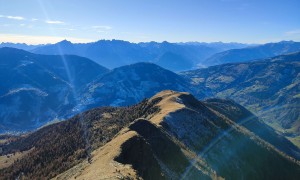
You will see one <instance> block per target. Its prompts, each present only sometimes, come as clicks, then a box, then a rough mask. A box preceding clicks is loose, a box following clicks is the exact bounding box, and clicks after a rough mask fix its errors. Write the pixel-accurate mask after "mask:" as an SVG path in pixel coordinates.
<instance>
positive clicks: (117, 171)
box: [54, 129, 138, 180]
mask: <svg viewBox="0 0 300 180" xmlns="http://www.w3.org/2000/svg"><path fill="white" fill-rule="evenodd" d="M134 136H137V133H136V132H134V131H128V129H124V130H123V131H122V132H120V134H119V135H118V136H117V137H115V138H114V139H113V140H112V141H110V142H109V143H107V144H106V145H105V146H103V147H101V148H99V149H97V150H95V151H94V152H93V153H92V160H91V163H88V162H87V161H84V162H83V163H81V164H79V165H77V166H75V167H73V168H71V169H70V170H68V171H66V172H64V173H63V174H61V175H59V176H57V177H55V178H54V179H57V180H62V179H80V180H81V179H82V180H83V179H85V180H89V179H90V180H94V179H122V178H124V177H130V178H133V179H138V178H137V177H138V176H137V174H136V171H135V170H134V169H133V168H132V166H131V165H124V164H121V163H118V162H116V161H115V160H114V159H115V158H116V157H117V156H119V155H120V153H121V146H122V144H124V143H125V142H126V141H127V140H129V139H131V138H133V137H134Z"/></svg>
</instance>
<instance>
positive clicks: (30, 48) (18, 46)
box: [0, 42, 43, 51]
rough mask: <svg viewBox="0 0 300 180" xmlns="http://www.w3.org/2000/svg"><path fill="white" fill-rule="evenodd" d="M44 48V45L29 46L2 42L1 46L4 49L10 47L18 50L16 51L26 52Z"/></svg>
mask: <svg viewBox="0 0 300 180" xmlns="http://www.w3.org/2000/svg"><path fill="white" fill-rule="evenodd" d="M41 46H43V44H41V45H28V44H25V43H9V42H7V43H4V42H2V43H1V44H0V48H3V47H10V48H16V49H22V50H25V51H31V50H33V49H35V48H38V47H41Z"/></svg>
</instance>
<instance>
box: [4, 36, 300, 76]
mask: <svg viewBox="0 0 300 180" xmlns="http://www.w3.org/2000/svg"><path fill="white" fill-rule="evenodd" d="M0 47H14V48H18V49H23V50H27V51H30V52H32V53H36V54H45V55H62V54H64V55H71V54H72V55H78V56H82V57H86V58H89V59H91V60H93V61H95V62H97V63H98V64H100V65H103V66H105V67H107V68H116V67H120V66H124V65H129V64H133V63H138V62H151V63H155V64H157V65H159V66H161V67H163V68H166V69H168V70H172V71H175V72H178V71H184V70H191V69H195V68H197V67H207V66H212V65H217V64H225V63H232V62H247V61H252V60H256V59H262V58H268V57H273V56H277V55H282V54H287V53H292V52H296V51H300V43H299V42H293V41H281V42H277V43H268V44H263V45H256V44H242V43H222V42H215V43H204V42H187V43H169V42H166V41H164V42H162V43H158V42H142V43H130V42H128V41H122V40H100V41H97V42H92V43H71V42H70V41H67V40H64V41H61V42H58V43H56V44H46V45H26V44H13V43H2V44H0Z"/></svg>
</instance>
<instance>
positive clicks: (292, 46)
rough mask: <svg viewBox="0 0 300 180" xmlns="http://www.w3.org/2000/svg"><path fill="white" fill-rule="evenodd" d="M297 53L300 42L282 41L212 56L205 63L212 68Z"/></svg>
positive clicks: (299, 49) (299, 48)
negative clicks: (212, 66)
mask: <svg viewBox="0 0 300 180" xmlns="http://www.w3.org/2000/svg"><path fill="white" fill-rule="evenodd" d="M297 51H300V42H294V41H281V42H278V43H268V44H263V45H257V46H253V47H252V46H251V47H246V48H242V49H231V50H227V51H224V52H220V53H217V54H214V55H212V56H211V57H209V58H207V59H206V60H205V61H204V63H205V65H207V66H211V65H218V64H225V63H233V62H247V61H252V60H257V59H263V58H269V57H273V56H278V55H283V54H288V53H293V52H297Z"/></svg>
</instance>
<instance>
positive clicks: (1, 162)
mask: <svg viewBox="0 0 300 180" xmlns="http://www.w3.org/2000/svg"><path fill="white" fill-rule="evenodd" d="M30 151H32V149H30V150H28V151H23V152H16V153H14V154H7V155H4V156H0V169H3V168H6V167H8V166H10V165H11V164H13V163H14V161H16V160H17V159H19V160H20V159H22V157H24V156H25V155H27V154H28V153H29V152H30Z"/></svg>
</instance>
